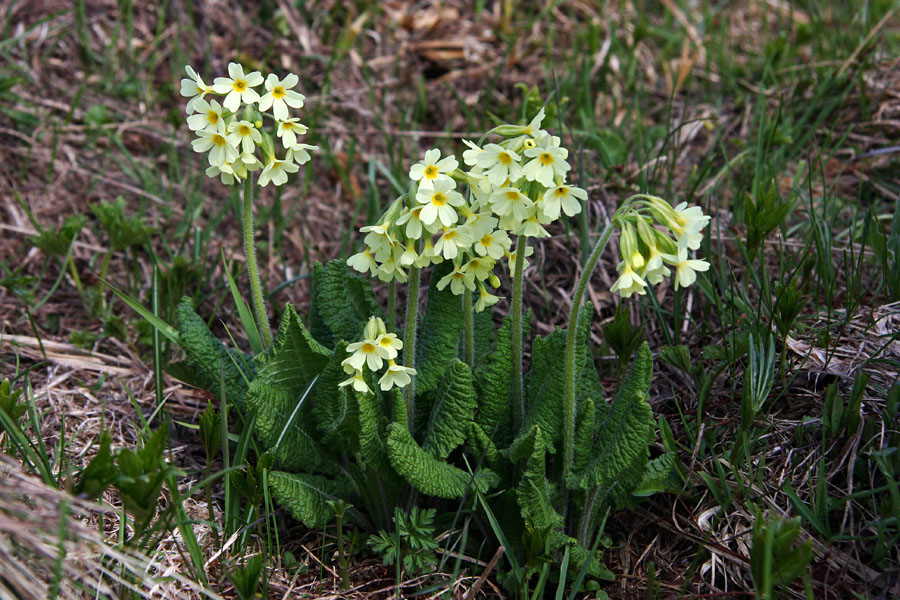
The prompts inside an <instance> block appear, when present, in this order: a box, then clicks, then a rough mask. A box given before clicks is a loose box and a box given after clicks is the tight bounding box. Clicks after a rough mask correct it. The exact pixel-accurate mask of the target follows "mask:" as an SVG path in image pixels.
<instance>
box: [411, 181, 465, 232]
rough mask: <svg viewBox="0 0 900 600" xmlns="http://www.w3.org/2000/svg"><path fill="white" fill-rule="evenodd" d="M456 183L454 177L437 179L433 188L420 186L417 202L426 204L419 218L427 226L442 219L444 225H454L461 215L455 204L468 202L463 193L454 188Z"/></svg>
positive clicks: (460, 204) (459, 204)
mask: <svg viewBox="0 0 900 600" xmlns="http://www.w3.org/2000/svg"><path fill="white" fill-rule="evenodd" d="M455 187H456V184H455V183H454V182H453V180H452V179H449V178H448V179H437V180H435V181H434V183H432V187H431V188H426V187H424V186H420V187H419V190H418V191H417V192H416V202H418V203H419V204H424V207H423V208H422V212H421V213H420V214H419V219H421V220H422V223H424V224H425V225H426V226H428V225H432V224H433V223H434V222H435V221H440V223H441V225H442V226H444V227H450V226H451V225H454V224H455V223H456V222H457V221H458V220H459V216H458V215H457V214H456V211H455V210H454V209H453V207H454V206H462V205H464V204H465V203H466V201H465V200H464V199H463V197H462V194H460V193H459V192H457V191H456V190H455V189H454V188H455Z"/></svg>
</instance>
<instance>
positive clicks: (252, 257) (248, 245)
mask: <svg viewBox="0 0 900 600" xmlns="http://www.w3.org/2000/svg"><path fill="white" fill-rule="evenodd" d="M244 256H246V257H247V272H248V274H249V275H250V290H251V296H252V298H253V312H255V313H256V320H257V321H258V322H259V329H260V331H262V336H263V342H264V343H265V345H266V346H271V345H272V330H271V329H269V318H268V317H267V316H266V305H265V303H264V301H263V294H262V285H261V284H260V282H259V267H258V266H257V263H256V246H255V245H254V244H253V175H252V174H248V175H247V178H246V179H245V180H244Z"/></svg>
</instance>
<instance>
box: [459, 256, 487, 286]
mask: <svg viewBox="0 0 900 600" xmlns="http://www.w3.org/2000/svg"><path fill="white" fill-rule="evenodd" d="M493 269H494V260H493V259H492V258H490V257H485V256H482V257H481V258H477V257H476V258H473V259H471V260H469V262H467V263H466V264H464V265H463V267H462V270H463V271H465V272H466V273H471V274H472V275H473V276H474V277H475V279H477V280H478V281H484V280H485V279H487V278H488V277H490V276H491V271H493Z"/></svg>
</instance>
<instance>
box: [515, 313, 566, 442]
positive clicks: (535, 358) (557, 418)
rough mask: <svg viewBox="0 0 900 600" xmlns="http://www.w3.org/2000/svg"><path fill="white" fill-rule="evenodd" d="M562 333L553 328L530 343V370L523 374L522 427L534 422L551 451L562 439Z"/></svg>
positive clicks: (564, 385) (563, 345) (563, 392)
mask: <svg viewBox="0 0 900 600" xmlns="http://www.w3.org/2000/svg"><path fill="white" fill-rule="evenodd" d="M565 355H566V332H565V330H563V329H557V330H555V331H554V332H553V333H551V334H550V335H548V336H547V337H545V338H541V337H537V338H535V340H534V343H533V344H532V346H531V371H530V372H529V373H528V375H527V376H526V377H525V389H526V394H525V403H526V404H525V415H526V416H525V427H524V428H525V429H527V428H528V427H531V426H533V425H537V426H538V427H540V429H541V434H542V435H543V436H544V439H545V440H548V441H549V442H550V444H551V445H550V446H548V447H547V450H548V451H550V452H555V451H556V448H557V447H560V442H561V441H562V428H563V400H564V399H565V395H566V370H565V368H564V365H563V362H564V357H565Z"/></svg>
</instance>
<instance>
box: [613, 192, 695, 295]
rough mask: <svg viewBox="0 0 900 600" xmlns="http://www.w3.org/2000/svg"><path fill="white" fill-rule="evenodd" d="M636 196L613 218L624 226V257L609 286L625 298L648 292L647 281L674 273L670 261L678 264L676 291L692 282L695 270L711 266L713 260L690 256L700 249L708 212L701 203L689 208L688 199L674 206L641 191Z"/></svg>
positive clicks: (652, 282) (621, 247) (621, 253)
mask: <svg viewBox="0 0 900 600" xmlns="http://www.w3.org/2000/svg"><path fill="white" fill-rule="evenodd" d="M633 200H634V202H633V203H629V204H626V205H625V206H623V207H622V208H620V209H619V210H618V211H617V212H616V216H615V217H614V222H615V223H616V224H617V225H619V226H620V227H621V235H620V236H619V256H620V257H621V259H622V260H621V262H619V265H618V267H617V270H618V271H619V278H618V280H616V282H615V283H614V284H613V285H612V287H611V288H610V291H612V292H618V293H619V294H620V295H621V296H622V297H624V298H628V297H629V296H631V295H632V294H640V295H643V294H646V293H647V288H648V287H649V286H652V285H656V284H657V283H659V282H661V281H662V280H663V279H665V278H666V277H668V276H669V275H672V271H671V270H670V269H669V267H670V266H671V267H674V268H675V289H676V290H677V289H678V288H679V287H687V286H689V285H691V284H692V283H694V282H695V281H696V280H697V272H698V271H707V270H708V269H709V263H708V262H706V261H705V260H700V259H694V258H690V256H689V254H688V251H689V250H697V249H698V248H700V242H701V241H702V240H703V233H702V231H703V228H704V227H706V225H707V224H708V223H709V219H710V218H709V216H708V215H704V214H703V211H702V210H701V209H700V207H699V206H691V207H688V205H687V203H686V202H682V203H681V204H678V205H677V206H675V207H672V206H671V205H670V204H669V203H668V202H666V201H665V200H663V199H661V198H656V197H654V196H647V195H643V194H639V195H638V196H635V197H634V198H633ZM655 225H659V226H661V227H662V228H660V227H656V226H655Z"/></svg>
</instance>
